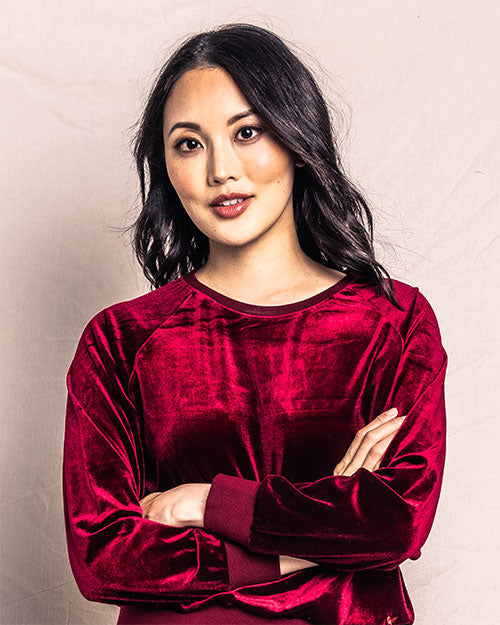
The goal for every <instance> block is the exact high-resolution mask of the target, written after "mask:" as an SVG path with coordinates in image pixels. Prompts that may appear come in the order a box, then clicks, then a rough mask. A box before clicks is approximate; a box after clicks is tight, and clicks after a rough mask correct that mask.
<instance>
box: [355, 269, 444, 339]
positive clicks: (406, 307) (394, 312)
mask: <svg viewBox="0 0 500 625" xmlns="http://www.w3.org/2000/svg"><path fill="white" fill-rule="evenodd" d="M384 281H385V282H386V284H388V283H389V280H388V279H387V278H385V279H384ZM392 285H393V288H394V296H395V299H396V301H397V302H398V303H399V304H400V306H401V309H400V308H398V307H397V306H395V305H394V304H393V303H392V302H391V301H390V300H389V299H387V297H385V296H384V295H379V294H378V293H377V288H376V286H374V285H369V284H365V283H362V282H359V281H357V280H353V281H352V282H351V284H350V289H351V291H352V293H353V295H355V297H356V298H357V301H358V302H360V303H361V302H362V303H363V304H364V305H366V306H367V308H368V309H369V310H371V311H372V312H373V313H374V314H378V315H380V316H381V317H383V319H384V320H385V321H386V322H388V323H389V324H390V325H391V326H392V327H393V328H394V330H395V331H397V332H398V334H399V335H400V336H401V339H402V341H403V343H406V342H407V341H408V340H409V339H410V337H411V336H412V335H413V333H414V332H428V334H429V337H431V338H432V339H433V340H436V341H438V342H441V335H440V329H439V323H438V320H437V316H436V314H435V312H434V309H433V308H432V306H431V303H430V302H429V300H428V299H427V297H426V296H425V295H424V294H423V293H422V291H421V289H420V288H419V287H418V286H413V285H411V284H408V283H406V282H403V281H401V280H396V279H394V278H392Z"/></svg>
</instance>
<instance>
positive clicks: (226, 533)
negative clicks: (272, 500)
mask: <svg viewBox="0 0 500 625" xmlns="http://www.w3.org/2000/svg"><path fill="white" fill-rule="evenodd" d="M258 488H259V482H255V481H253V480H246V479H245V478H242V477H234V476H232V475H225V474H224V473H217V475H216V476H215V477H214V479H213V480H212V486H211V487H210V490H209V491H208V497H207V501H206V505H205V514H204V519H203V527H205V529H207V530H208V531H209V532H212V533H216V534H220V535H221V536H223V537H225V538H229V540H234V541H235V542H237V543H240V544H242V545H243V546H245V547H248V544H249V542H250V528H251V526H252V520H253V510H254V505H255V498H256V496H257V490H258Z"/></svg>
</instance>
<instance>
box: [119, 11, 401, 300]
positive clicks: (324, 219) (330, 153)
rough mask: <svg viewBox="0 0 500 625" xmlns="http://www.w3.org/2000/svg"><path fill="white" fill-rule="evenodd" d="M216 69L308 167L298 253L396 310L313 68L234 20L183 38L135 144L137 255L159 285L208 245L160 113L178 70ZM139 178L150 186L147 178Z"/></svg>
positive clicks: (187, 267)
mask: <svg viewBox="0 0 500 625" xmlns="http://www.w3.org/2000/svg"><path fill="white" fill-rule="evenodd" d="M200 67H220V68H222V69H224V70H226V72H228V73H229V74H230V75H231V77H232V78H233V80H234V81H235V83H236V84H237V86H238V87H239V89H240V90H241V92H242V93H243V95H244V96H245V97H246V99H247V100H248V102H249V103H250V105H251V106H252V108H254V110H255V111H256V113H257V114H258V115H259V116H260V118H261V119H262V121H263V122H264V123H265V124H266V125H267V127H268V128H270V129H271V130H272V131H273V132H274V133H275V135H276V136H277V138H278V139H279V140H280V141H281V142H282V143H283V145H285V146H286V147H288V148H289V150H290V151H291V152H292V153H294V154H295V156H296V158H297V159H298V160H300V161H302V162H303V163H305V165H304V166H303V167H296V168H295V174H294V184H293V212H294V219H295V225H296V229H297V236H298V240H299V243H300V246H301V248H302V249H303V251H304V253H305V254H307V255H308V256H309V257H310V258H312V259H313V260H316V261H317V262H319V263H321V264H323V265H324V266H326V267H331V268H334V269H337V270H339V271H343V272H345V273H350V274H354V275H355V276H356V277H357V278H358V279H360V280H362V281H363V282H366V283H369V284H373V285H376V287H377V292H378V294H379V295H384V296H385V297H387V298H388V299H389V300H390V301H391V302H392V303H393V304H395V305H396V306H398V307H400V306H399V305H398V303H397V301H396V300H395V296H394V287H393V283H392V280H391V278H390V276H389V274H388V272H387V271H386V270H385V269H384V268H383V267H382V265H381V264H380V263H379V262H378V261H377V260H376V259H375V252H374V248H373V219H372V214H371V211H370V208H369V207H368V204H367V202H366V200H365V199H364V198H363V196H362V195H361V193H360V192H359V190H358V189H356V187H355V185H354V184H353V183H352V182H351V181H350V180H349V179H348V177H347V175H346V174H345V173H344V172H343V168H342V165H341V163H340V159H339V154H338V149H337V146H336V141H335V138H334V136H333V132H332V123H331V118H330V114H329V110H328V106H327V104H326V102H325V99H324V98H323V96H322V94H321V91H320V89H319V87H318V85H317V84H316V81H315V79H314V77H313V75H312V73H311V71H310V70H309V69H308V68H307V67H306V66H305V65H304V64H303V63H302V61H300V60H299V59H298V58H297V56H296V55H295V54H294V53H293V52H292V51H291V50H290V49H289V48H288V47H287V45H286V44H285V43H284V41H282V40H281V39H280V38H279V37H278V36H277V35H275V34H274V33H272V32H270V31H269V30H266V29H264V28H261V27H259V26H255V25H252V24H246V23H233V24H225V25H223V26H219V27H217V28H215V29H212V30H209V31H206V32H202V33H199V34H196V35H194V36H191V37H189V38H188V39H187V40H186V41H184V42H183V43H182V44H181V45H180V46H179V47H178V48H177V50H176V51H175V52H174V53H173V54H172V55H171V56H170V58H169V59H168V61H167V62H166V63H165V65H164V66H163V67H162V69H161V71H160V73H159V75H158V77H157V79H156V81H155V83H154V85H153V87H152V89H151V91H150V93H149V96H148V100H147V103H146V106H145V108H144V111H143V114H142V116H141V118H140V119H139V121H138V122H137V124H136V126H138V128H137V131H136V134H135V136H134V140H133V154H134V157H135V161H136V165H137V171H138V174H139V179H140V190H141V200H142V210H141V212H140V214H139V216H138V217H137V219H136V220H135V222H134V223H133V224H132V225H131V226H130V227H129V229H133V247H134V252H135V255H136V257H137V259H138V261H139V263H140V265H141V266H142V268H143V271H144V275H145V276H146V278H147V279H148V280H149V282H151V284H152V287H151V288H158V287H160V286H163V285H164V284H167V283H168V282H170V281H172V280H173V279H175V278H177V277H179V276H180V275H183V274H185V273H187V272H188V271H191V270H192V269H195V270H196V269H199V268H200V267H202V266H203V265H204V264H205V262H206V261H207V260H208V256H209V240H208V237H207V236H206V235H205V234H204V233H203V232H201V231H200V230H199V229H198V228H197V226H196V225H195V224H194V223H193V222H192V220H191V218H190V217H189V216H188V214H187V213H186V211H185V210H184V207H183V206H182V203H181V202H180V200H179V198H178V196H177V193H176V192H175V190H174V188H173V186H172V184H171V182H170V179H169V177H168V175H167V168H166V164H165V154H164V142H163V110H164V106H165V103H166V100H167V98H168V96H169V94H170V91H171V89H172V88H173V86H174V84H175V82H176V81H177V80H178V79H179V78H180V77H181V76H182V74H184V72H186V71H188V70H191V69H197V68H200ZM146 172H147V173H148V174H149V179H148V180H146Z"/></svg>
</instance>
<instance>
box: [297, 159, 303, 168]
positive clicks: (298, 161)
mask: <svg viewBox="0 0 500 625" xmlns="http://www.w3.org/2000/svg"><path fill="white" fill-rule="evenodd" d="M304 165H305V163H304V161H301V160H296V161H295V167H304Z"/></svg>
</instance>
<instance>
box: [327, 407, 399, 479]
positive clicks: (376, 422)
mask: <svg viewBox="0 0 500 625" xmlns="http://www.w3.org/2000/svg"><path fill="white" fill-rule="evenodd" d="M397 414H398V409H397V408H390V409H388V410H385V411H384V412H382V413H381V414H379V415H378V416H377V417H375V419H372V421H370V422H369V423H367V424H366V425H365V426H363V427H362V428H360V429H359V430H358V431H357V432H356V434H355V436H354V439H353V441H352V443H351V444H350V445H349V448H348V449H347V451H346V453H345V454H344V457H343V458H342V460H341V461H340V462H339V463H337V465H336V467H335V469H334V470H333V474H334V475H342V474H343V471H344V470H345V468H346V467H347V466H349V464H350V463H351V461H352V459H353V458H354V455H355V454H356V452H357V451H358V448H359V446H360V445H361V443H362V441H363V438H364V436H365V434H366V433H367V432H369V431H370V430H373V429H374V428H376V427H378V426H380V425H382V424H383V423H386V422H387V421H390V420H391V419H394V418H395V417H396V415H397Z"/></svg>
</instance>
